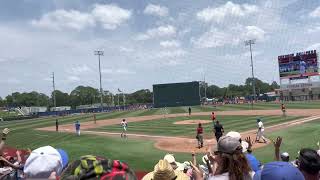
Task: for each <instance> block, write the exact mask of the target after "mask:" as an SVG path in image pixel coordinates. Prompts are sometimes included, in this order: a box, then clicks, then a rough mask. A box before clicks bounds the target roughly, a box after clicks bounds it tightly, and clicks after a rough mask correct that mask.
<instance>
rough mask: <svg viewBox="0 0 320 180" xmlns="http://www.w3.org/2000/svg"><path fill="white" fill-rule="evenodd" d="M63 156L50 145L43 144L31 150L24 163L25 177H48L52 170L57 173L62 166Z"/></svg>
mask: <svg viewBox="0 0 320 180" xmlns="http://www.w3.org/2000/svg"><path fill="white" fill-rule="evenodd" d="M63 158H64V157H62V155H60V153H59V151H58V150H57V149H55V148H53V147H51V146H44V147H40V148H38V149H35V150H33V151H32V152H31V154H30V156H29V157H28V159H27V160H26V163H25V165H24V170H23V171H24V173H25V175H26V177H27V178H48V177H49V176H50V174H51V173H52V172H56V173H57V174H58V175H59V174H60V173H61V171H62V169H63V166H64V162H63V161H64V160H63Z"/></svg>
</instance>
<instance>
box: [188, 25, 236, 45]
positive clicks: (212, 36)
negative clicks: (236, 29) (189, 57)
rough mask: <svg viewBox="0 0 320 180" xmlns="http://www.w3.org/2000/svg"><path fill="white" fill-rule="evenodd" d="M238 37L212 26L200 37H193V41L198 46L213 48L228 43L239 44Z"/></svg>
mask: <svg viewBox="0 0 320 180" xmlns="http://www.w3.org/2000/svg"><path fill="white" fill-rule="evenodd" d="M239 41H240V40H239V38H238V37H233V35H232V34H230V33H227V32H224V31H220V30H218V29H217V28H211V29H210V30H209V31H207V32H205V33H204V34H203V35H201V36H200V37H199V38H198V39H194V38H193V39H191V43H193V45H194V46H195V47H197V48H212V47H220V46H224V45H227V44H238V43H239Z"/></svg>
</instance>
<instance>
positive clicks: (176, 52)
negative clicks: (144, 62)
mask: <svg viewBox="0 0 320 180" xmlns="http://www.w3.org/2000/svg"><path fill="white" fill-rule="evenodd" d="M186 54H187V51H185V50H183V49H177V50H173V51H160V52H159V53H158V54H156V56H155V58H160V59H161V58H178V57H182V56H185V55H186Z"/></svg>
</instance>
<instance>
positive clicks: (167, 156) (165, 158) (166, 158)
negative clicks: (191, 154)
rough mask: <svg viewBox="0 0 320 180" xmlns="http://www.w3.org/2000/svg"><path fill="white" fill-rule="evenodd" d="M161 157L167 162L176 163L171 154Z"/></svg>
mask: <svg viewBox="0 0 320 180" xmlns="http://www.w3.org/2000/svg"><path fill="white" fill-rule="evenodd" d="M163 159H164V160H167V161H168V163H169V164H172V163H176V159H175V158H174V156H173V154H166V155H165V156H164V158H163Z"/></svg>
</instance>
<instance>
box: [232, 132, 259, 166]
mask: <svg viewBox="0 0 320 180" xmlns="http://www.w3.org/2000/svg"><path fill="white" fill-rule="evenodd" d="M226 136H229V137H233V138H236V139H239V142H240V143H241V147H242V152H243V153H244V154H245V156H246V158H247V160H248V162H249V165H250V167H251V169H252V170H253V171H254V172H256V171H258V170H260V167H261V163H260V162H259V161H258V160H257V158H256V157H255V156H254V155H253V154H252V144H253V141H252V140H251V138H250V137H247V138H246V139H245V141H242V139H241V135H240V133H238V132H235V131H230V132H228V133H227V134H226Z"/></svg>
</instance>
